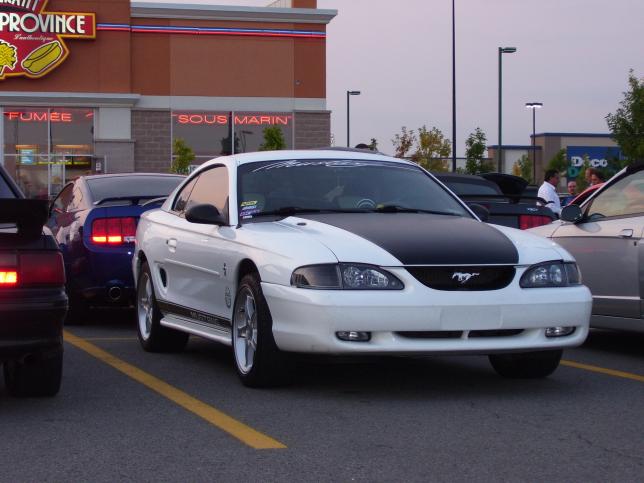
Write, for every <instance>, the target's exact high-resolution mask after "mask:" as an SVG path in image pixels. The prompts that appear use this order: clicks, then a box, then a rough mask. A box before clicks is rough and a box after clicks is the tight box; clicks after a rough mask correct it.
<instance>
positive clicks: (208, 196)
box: [186, 166, 228, 218]
mask: <svg viewBox="0 0 644 483" xmlns="http://www.w3.org/2000/svg"><path fill="white" fill-rule="evenodd" d="M202 203H207V204H210V205H214V206H215V207H216V208H217V209H218V210H219V212H220V213H221V214H222V215H224V216H225V217H226V218H227V217H228V170H227V169H226V167H225V166H217V167H215V168H211V169H209V170H208V171H204V172H202V173H201V175H200V176H199V179H198V180H197V183H196V184H195V187H194V189H193V190H192V193H191V194H190V199H189V200H188V203H187V206H186V209H188V208H190V207H191V206H193V205H198V204H202Z"/></svg>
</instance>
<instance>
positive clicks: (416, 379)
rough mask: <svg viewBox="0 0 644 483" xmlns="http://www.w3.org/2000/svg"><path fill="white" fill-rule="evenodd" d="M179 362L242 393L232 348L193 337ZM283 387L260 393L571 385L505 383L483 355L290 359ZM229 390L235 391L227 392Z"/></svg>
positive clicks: (503, 390)
mask: <svg viewBox="0 0 644 483" xmlns="http://www.w3.org/2000/svg"><path fill="white" fill-rule="evenodd" d="M180 357H181V358H182V359H184V360H185V361H186V362H187V363H189V364H195V365H196V366H199V367H201V368H202V369H203V367H204V366H207V367H208V369H207V370H206V373H210V374H212V373H217V374H218V377H219V378H220V379H219V380H220V382H221V383H223V384H226V385H228V384H233V385H235V386H237V387H238V388H239V389H238V390H239V391H254V389H248V388H244V386H243V385H242V384H241V382H240V381H239V380H238V379H237V375H236V370H235V363H234V361H233V355H232V349H231V348H230V347H225V346H221V345H219V344H216V343H213V342H209V341H205V340H200V339H198V338H194V337H193V338H191V339H190V343H189V345H188V347H187V349H186V351H185V352H183V353H182V354H181V355H180ZM288 367H289V369H288V371H289V372H288V374H287V377H286V381H285V383H284V384H281V385H279V386H277V387H273V388H269V389H262V391H270V392H271V393H272V394H274V395H280V394H281V395H283V396H288V397H293V396H294V395H298V396H297V397H300V396H301V395H302V394H308V396H311V395H314V396H315V397H316V398H322V399H325V398H327V397H328V398H330V399H336V398H338V397H340V398H341V399H345V398H347V399H353V398H355V397H361V396H365V397H368V399H369V400H372V399H375V400H380V399H382V400H389V401H390V400H391V399H392V397H394V398H396V399H399V400H414V399H424V398H433V399H448V400H451V399H461V398H463V397H475V398H482V399H487V398H496V397H498V396H499V395H503V394H505V395H508V396H511V395H512V394H514V393H518V394H528V393H529V394H531V395H537V394H541V395H550V394H553V395H554V394H558V393H559V394H562V393H564V392H565V391H564V389H565V388H566V387H568V386H569V383H568V382H566V381H565V380H564V379H563V378H562V377H558V375H557V372H555V374H554V375H552V376H551V377H550V378H546V379H532V380H528V379H506V378H503V377H501V376H499V375H497V374H496V373H495V372H494V370H493V369H492V367H491V365H490V364H489V362H488V360H487V357H485V356H432V357H392V356H373V357H354V358H351V357H303V356H298V355H293V356H291V358H290V360H289V365H288ZM231 390H237V389H233V388H231Z"/></svg>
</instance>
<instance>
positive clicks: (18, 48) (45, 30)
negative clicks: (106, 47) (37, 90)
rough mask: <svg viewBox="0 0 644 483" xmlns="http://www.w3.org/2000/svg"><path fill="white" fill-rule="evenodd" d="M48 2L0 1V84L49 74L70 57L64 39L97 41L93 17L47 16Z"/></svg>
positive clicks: (27, 0) (59, 14)
mask: <svg viewBox="0 0 644 483" xmlns="http://www.w3.org/2000/svg"><path fill="white" fill-rule="evenodd" d="M47 1H48V0H0V80H3V79H5V78H7V77H17V76H26V77H30V78H32V79H36V78H38V77H42V76H44V75H46V74H49V73H50V72H51V71H52V70H54V69H55V68H56V67H58V66H59V65H60V64H62V63H63V61H64V60H65V59H66V58H67V56H68V55H69V49H68V48H67V45H65V42H64V40H63V39H65V38H71V39H94V38H96V17H95V15H94V14H93V13H75V12H45V7H46V5H47Z"/></svg>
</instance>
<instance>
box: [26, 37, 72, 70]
mask: <svg viewBox="0 0 644 483" xmlns="http://www.w3.org/2000/svg"><path fill="white" fill-rule="evenodd" d="M62 55H63V46H62V45H61V44H60V42H59V41H58V40H54V41H53V42H48V43H46V44H44V45H41V46H40V47H38V48H37V49H34V50H32V51H31V53H30V54H29V55H28V56H27V57H25V59H24V60H23V61H22V68H23V69H25V70H26V71H27V72H29V73H30V74H33V75H38V74H41V73H43V72H44V71H46V70H47V69H48V68H49V67H51V66H53V65H54V64H55V63H56V62H57V61H58V59H60V57H61V56H62Z"/></svg>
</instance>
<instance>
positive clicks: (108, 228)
mask: <svg viewBox="0 0 644 483" xmlns="http://www.w3.org/2000/svg"><path fill="white" fill-rule="evenodd" d="M135 237H136V219H135V218H132V217H127V218H97V219H96V220H94V221H93V222H92V234H91V239H92V242H93V243H96V244H98V245H103V244H107V245H120V244H122V243H131V242H133V241H134V238H135Z"/></svg>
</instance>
